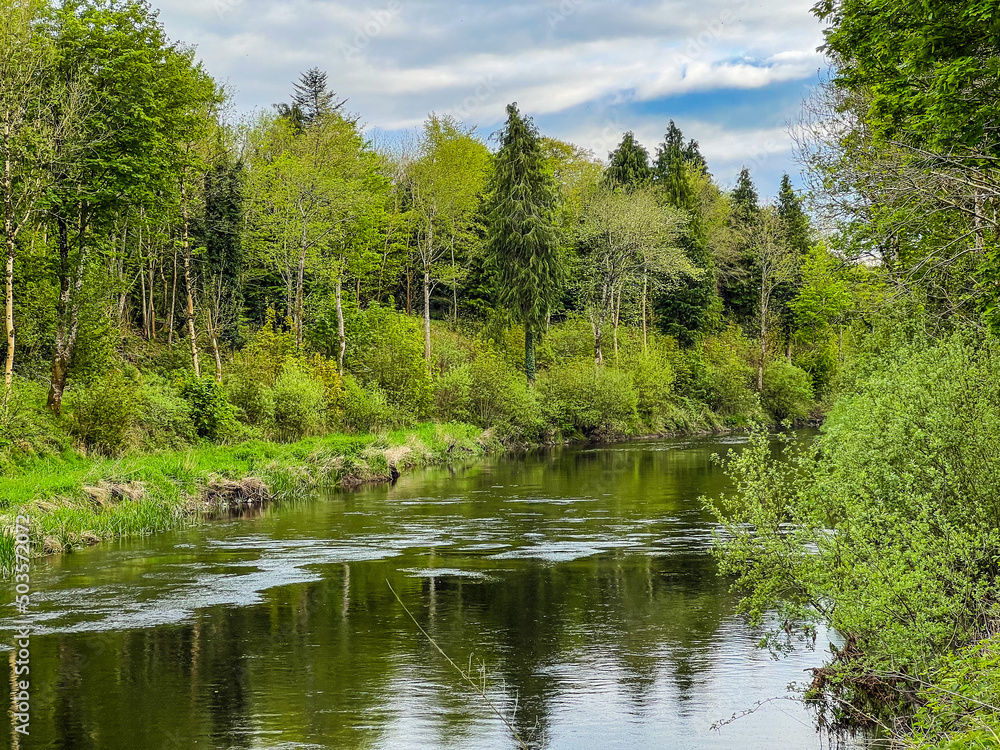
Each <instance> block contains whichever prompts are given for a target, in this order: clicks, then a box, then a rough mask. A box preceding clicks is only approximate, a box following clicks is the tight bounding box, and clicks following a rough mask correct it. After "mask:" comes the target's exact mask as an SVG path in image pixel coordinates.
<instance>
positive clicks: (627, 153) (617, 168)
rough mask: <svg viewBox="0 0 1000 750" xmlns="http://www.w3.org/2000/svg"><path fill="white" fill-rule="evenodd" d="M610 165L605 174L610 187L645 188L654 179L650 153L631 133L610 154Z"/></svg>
mask: <svg viewBox="0 0 1000 750" xmlns="http://www.w3.org/2000/svg"><path fill="white" fill-rule="evenodd" d="M608 159H609V160H610V164H608V168H607V170H605V172H604V180H605V183H606V184H607V185H608V186H609V187H612V188H614V187H621V188H626V189H629V190H631V189H634V188H638V187H645V186H646V185H648V184H649V183H650V182H651V181H652V179H653V172H652V170H650V168H649V152H648V151H647V150H646V149H645V147H643V145H642V144H640V143H639V142H638V141H636V139H635V134H634V133H632V131H629V132H627V133H626V134H625V136H624V137H623V138H622V142H621V143H620V144H618V148H616V149H615V150H614V151H612V152H611V153H610V154H608Z"/></svg>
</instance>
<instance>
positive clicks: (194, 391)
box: [180, 376, 235, 440]
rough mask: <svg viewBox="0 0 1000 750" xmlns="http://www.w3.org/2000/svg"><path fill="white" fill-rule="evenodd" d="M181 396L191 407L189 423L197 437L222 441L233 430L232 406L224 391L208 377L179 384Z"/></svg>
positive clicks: (189, 379) (191, 378)
mask: <svg viewBox="0 0 1000 750" xmlns="http://www.w3.org/2000/svg"><path fill="white" fill-rule="evenodd" d="M180 392H181V395H182V396H183V397H184V398H185V399H186V400H187V402H188V404H190V405H191V421H192V422H193V423H194V429H195V432H196V433H197V434H198V436H199V437H203V438H208V439H209V440H222V439H225V437H226V436H227V435H228V434H229V433H230V431H231V430H232V429H233V428H234V426H235V425H234V424H233V421H234V411H233V405H232V404H231V403H229V400H228V399H227V398H226V391H225V389H224V388H223V387H222V386H221V385H220V384H219V383H217V382H215V380H213V379H212V378H210V377H208V376H203V377H200V378H195V377H189V378H187V379H186V380H184V381H182V382H181V386H180Z"/></svg>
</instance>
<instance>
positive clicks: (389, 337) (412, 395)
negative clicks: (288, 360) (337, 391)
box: [346, 305, 431, 418]
mask: <svg viewBox="0 0 1000 750" xmlns="http://www.w3.org/2000/svg"><path fill="white" fill-rule="evenodd" d="M348 340H349V341H350V342H351V343H350V345H349V346H348V348H347V357H348V359H347V363H346V365H347V368H348V369H349V370H350V372H351V373H352V374H353V375H354V376H355V377H356V378H357V379H358V381H360V382H361V383H362V384H363V385H364V386H365V387H367V388H369V390H371V391H372V392H374V391H375V389H376V388H377V389H378V390H380V391H382V392H383V393H384V394H385V396H386V397H387V399H388V400H389V403H391V404H392V405H393V406H395V407H397V408H398V409H399V410H400V411H401V412H405V413H407V414H411V415H413V416H414V417H416V418H419V417H422V416H424V415H426V414H427V413H428V412H429V411H430V403H431V383H430V377H429V376H428V374H427V363H426V362H425V361H424V344H423V334H422V332H421V330H420V328H419V324H418V321H417V320H415V319H414V318H410V317H408V316H406V315H403V314H401V313H398V312H396V311H395V310H390V309H388V308H384V307H380V306H379V305H372V306H371V307H368V308H367V309H365V310H363V311H361V312H359V313H357V315H356V317H355V318H354V320H353V321H352V331H351V332H350V334H349V337H348Z"/></svg>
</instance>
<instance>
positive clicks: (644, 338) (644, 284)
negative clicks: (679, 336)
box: [642, 270, 649, 352]
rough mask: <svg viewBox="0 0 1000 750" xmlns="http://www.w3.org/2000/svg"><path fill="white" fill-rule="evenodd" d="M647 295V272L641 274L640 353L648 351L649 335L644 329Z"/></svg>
mask: <svg viewBox="0 0 1000 750" xmlns="http://www.w3.org/2000/svg"><path fill="white" fill-rule="evenodd" d="M648 293H649V272H648V271H645V270H644V271H643V272H642V351H643V352H647V351H649V334H648V332H647V327H646V315H647V313H646V299H647V295H648Z"/></svg>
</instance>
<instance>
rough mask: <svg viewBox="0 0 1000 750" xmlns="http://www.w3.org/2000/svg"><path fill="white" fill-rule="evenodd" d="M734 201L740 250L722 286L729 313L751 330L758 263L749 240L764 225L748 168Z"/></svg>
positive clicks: (733, 215)
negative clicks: (756, 228) (758, 227)
mask: <svg viewBox="0 0 1000 750" xmlns="http://www.w3.org/2000/svg"><path fill="white" fill-rule="evenodd" d="M731 201H732V210H731V212H730V217H729V226H730V229H732V231H733V233H734V235H735V237H736V238H737V241H738V242H739V243H740V247H738V248H737V253H736V255H735V257H734V259H733V262H732V263H731V264H730V265H729V267H728V268H726V269H725V271H726V273H724V274H723V279H722V282H721V283H720V285H719V286H720V291H721V293H722V299H723V301H724V302H725V305H726V308H727V309H728V310H729V313H730V314H731V315H732V316H733V317H734V318H735V319H736V320H737V321H739V322H740V323H741V324H743V325H744V326H748V325H750V324H751V323H752V322H753V321H754V320H755V318H756V310H757V300H756V291H755V290H756V286H755V284H754V280H755V279H756V278H757V262H756V259H755V257H754V254H753V249H752V246H751V243H750V242H749V241H748V238H749V237H751V236H752V235H753V231H754V227H755V226H756V225H757V224H758V223H759V221H760V216H761V209H760V198H759V197H758V195H757V188H756V187H755V186H754V184H753V180H752V179H751V177H750V170H749V169H747V168H746V167H744V168H743V169H742V170H741V171H740V176H739V177H738V178H737V180H736V189H735V190H733V193H732V196H731Z"/></svg>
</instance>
